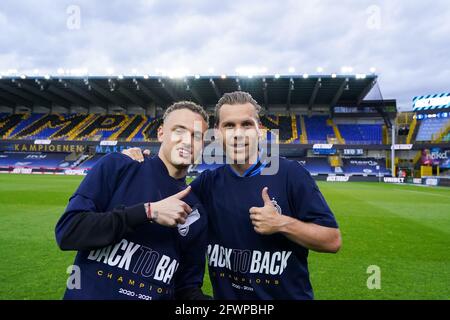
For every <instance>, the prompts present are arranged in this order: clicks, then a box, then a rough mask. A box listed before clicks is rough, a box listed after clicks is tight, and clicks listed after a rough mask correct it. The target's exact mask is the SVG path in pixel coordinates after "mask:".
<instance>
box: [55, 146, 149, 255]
mask: <svg viewBox="0 0 450 320" xmlns="http://www.w3.org/2000/svg"><path fill="white" fill-rule="evenodd" d="M131 163H132V162H131ZM129 164H130V161H129V160H128V159H127V158H125V156H123V155H120V154H115V153H114V154H109V155H106V156H104V157H103V158H101V159H100V160H99V162H98V163H97V164H96V165H95V166H94V167H93V168H92V169H91V170H90V172H89V173H88V175H87V176H86V177H85V178H84V180H83V181H82V182H81V184H80V186H79V187H78V189H77V191H76V192H75V193H74V195H73V196H72V197H71V198H70V200H69V204H68V205H67V208H66V210H65V212H64V214H63V215H62V216H61V218H60V219H59V221H58V222H57V224H56V227H55V236H56V241H57V243H58V245H59V247H60V248H61V249H62V250H90V249H95V248H100V247H104V246H107V245H110V244H112V243H115V242H117V241H119V240H120V239H121V238H123V236H124V235H125V234H126V233H127V232H130V231H133V230H134V229H135V228H136V227H137V226H139V225H141V224H143V223H148V220H147V215H146V212H145V208H144V204H143V203H140V204H137V205H135V206H132V207H124V206H120V207H117V208H114V209H113V210H108V211H107V210H106V208H107V206H108V204H109V203H110V201H111V198H112V195H113V193H114V190H115V188H116V186H117V184H118V183H119V182H120V178H121V175H122V174H123V172H124V171H125V170H126V169H127V167H128V166H129Z"/></svg>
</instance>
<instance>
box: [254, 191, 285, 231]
mask: <svg viewBox="0 0 450 320" xmlns="http://www.w3.org/2000/svg"><path fill="white" fill-rule="evenodd" d="M268 190H269V189H268V188H267V187H265V188H264V189H263V190H262V192H261V197H262V199H263V202H264V206H263V207H251V208H250V210H249V212H250V220H251V221H252V224H253V228H254V229H255V231H256V232H257V233H259V234H263V235H270V234H274V233H276V232H279V227H281V226H282V225H283V217H284V216H283V215H281V214H279V213H278V212H277V209H276V208H275V206H274V205H273V203H272V201H271V200H270V197H269V193H268V192H269V191H268Z"/></svg>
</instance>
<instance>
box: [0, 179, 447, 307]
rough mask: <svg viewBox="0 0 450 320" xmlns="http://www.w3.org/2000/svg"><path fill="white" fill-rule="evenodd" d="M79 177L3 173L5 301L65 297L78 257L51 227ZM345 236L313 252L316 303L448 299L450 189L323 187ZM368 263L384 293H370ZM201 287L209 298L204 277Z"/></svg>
mask: <svg viewBox="0 0 450 320" xmlns="http://www.w3.org/2000/svg"><path fill="white" fill-rule="evenodd" d="M81 179H82V177H78V176H49V175H7V174H3V175H0V299H60V298H61V297H62V295H63V292H64V288H65V283H66V279H67V276H68V275H67V274H66V269H67V267H68V266H69V265H71V264H72V261H73V258H74V252H62V251H60V250H59V249H58V247H57V245H56V243H55V239H54V226H55V224H56V221H57V220H58V218H59V216H60V215H61V214H62V212H63V210H64V208H65V206H66V204H67V201H68V199H69V196H70V195H71V194H72V193H73V191H74V190H75V188H76V187H77V185H78V184H79V183H80V181H81ZM319 187H320V189H321V190H322V192H323V194H324V196H325V198H326V199H327V201H328V203H329V204H330V207H331V208H332V209H333V211H334V213H335V215H336V217H337V220H338V222H339V224H340V228H341V231H342V236H343V247H342V249H341V251H340V252H339V253H338V254H336V255H332V254H318V253H311V254H310V257H309V266H310V272H311V281H312V284H313V287H314V290H315V295H316V298H317V299H449V298H450V189H445V188H429V187H421V186H408V185H390V184H381V183H380V184H379V183H342V184H339V183H319ZM369 266H377V267H379V270H380V279H381V282H380V284H381V288H379V289H369V288H368V286H367V280H368V278H369V277H370V276H371V273H368V268H369ZM204 289H205V291H206V292H207V293H210V294H211V285H210V282H209V279H208V277H207V276H205V284H204Z"/></svg>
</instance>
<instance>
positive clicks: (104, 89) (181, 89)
mask: <svg viewBox="0 0 450 320" xmlns="http://www.w3.org/2000/svg"><path fill="white" fill-rule="evenodd" d="M376 81H377V76H376V75H364V76H363V75H359V76H355V75H352V76H347V75H328V76H326V75H320V76H318V75H309V76H308V75H289V76H284V75H281V76H275V75H271V76H253V77H240V76H226V77H225V76H190V77H184V78H180V79H175V78H169V77H157V76H86V77H84V76H81V77H73V76H71V77H68V76H55V77H53V76H52V77H50V76H45V77H44V76H40V77H26V76H15V77H10V76H9V77H4V76H3V77H0V105H3V106H9V107H15V106H25V107H33V106H42V107H47V108H51V107H52V106H55V105H57V106H61V107H65V108H70V107H73V106H80V107H90V106H99V107H103V108H108V107H111V106H118V107H121V108H124V109H125V110H128V108H129V107H131V106H138V107H142V108H144V109H147V108H149V107H152V108H153V107H156V108H162V109H164V108H165V107H167V106H168V105H170V104H171V103H173V102H174V101H179V100H191V101H195V102H197V103H199V104H201V105H203V106H205V107H207V108H212V107H213V106H214V105H215V104H216V103H217V100H218V99H219V98H220V97H221V95H222V94H224V93H226V92H231V91H236V90H242V91H248V92H249V93H251V94H252V96H253V97H254V98H255V99H256V100H257V101H258V102H259V103H260V104H261V105H262V106H263V107H264V108H268V109H269V110H270V109H271V108H276V107H277V106H280V107H283V108H284V109H286V108H287V109H288V110H289V109H291V108H292V109H296V108H307V109H309V110H311V109H313V108H315V107H317V106H322V107H324V106H326V107H334V106H359V105H360V104H361V102H362V101H363V99H364V98H365V97H366V95H367V94H368V93H369V92H370V90H371V89H372V87H373V86H374V85H375V84H376Z"/></svg>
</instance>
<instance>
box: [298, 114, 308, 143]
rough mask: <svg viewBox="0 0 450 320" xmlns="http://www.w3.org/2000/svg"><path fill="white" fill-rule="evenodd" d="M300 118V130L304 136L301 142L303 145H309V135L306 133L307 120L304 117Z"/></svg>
mask: <svg viewBox="0 0 450 320" xmlns="http://www.w3.org/2000/svg"><path fill="white" fill-rule="evenodd" d="M299 117H300V128H301V130H302V134H301V135H300V142H301V143H302V144H308V133H307V132H306V125H305V119H304V118H303V116H299Z"/></svg>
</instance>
